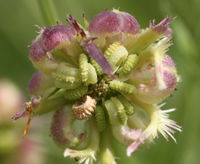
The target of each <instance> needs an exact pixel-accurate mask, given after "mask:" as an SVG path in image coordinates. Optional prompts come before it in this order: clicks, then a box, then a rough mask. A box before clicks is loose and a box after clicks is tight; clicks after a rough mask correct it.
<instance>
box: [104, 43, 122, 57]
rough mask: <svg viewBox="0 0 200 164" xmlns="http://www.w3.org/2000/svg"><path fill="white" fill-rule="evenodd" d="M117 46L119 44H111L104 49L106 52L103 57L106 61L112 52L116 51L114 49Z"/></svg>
mask: <svg viewBox="0 0 200 164" xmlns="http://www.w3.org/2000/svg"><path fill="white" fill-rule="evenodd" d="M118 46H120V43H119V42H115V43H113V44H111V45H110V46H109V47H108V48H107V49H106V51H105V53H104V56H105V57H106V58H107V59H109V58H110V57H111V56H112V54H113V52H114V51H116V49H117V48H118Z"/></svg>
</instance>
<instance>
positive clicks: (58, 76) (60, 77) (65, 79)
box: [52, 73, 77, 83]
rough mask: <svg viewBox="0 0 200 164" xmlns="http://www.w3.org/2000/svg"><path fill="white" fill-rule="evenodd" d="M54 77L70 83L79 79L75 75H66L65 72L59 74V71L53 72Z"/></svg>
mask: <svg viewBox="0 0 200 164" xmlns="http://www.w3.org/2000/svg"><path fill="white" fill-rule="evenodd" d="M52 76H53V78H55V79H56V80H58V81H63V82H69V83H74V82H75V81H77V79H76V78H75V77H73V76H66V75H65V74H62V73H60V74H58V73H52Z"/></svg>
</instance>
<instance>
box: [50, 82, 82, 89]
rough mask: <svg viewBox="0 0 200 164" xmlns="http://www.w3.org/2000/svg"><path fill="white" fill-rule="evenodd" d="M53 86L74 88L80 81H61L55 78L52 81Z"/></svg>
mask: <svg viewBox="0 0 200 164" xmlns="http://www.w3.org/2000/svg"><path fill="white" fill-rule="evenodd" d="M54 85H55V87H57V88H63V89H75V88H77V87H79V86H80V85H81V82H80V81H76V82H74V83H70V82H63V81H60V80H55V82H54Z"/></svg>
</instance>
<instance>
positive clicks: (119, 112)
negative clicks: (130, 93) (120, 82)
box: [111, 97, 128, 124]
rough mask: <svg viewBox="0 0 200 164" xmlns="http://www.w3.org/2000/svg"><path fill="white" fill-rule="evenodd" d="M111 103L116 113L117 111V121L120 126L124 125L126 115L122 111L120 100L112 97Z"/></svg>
mask: <svg viewBox="0 0 200 164" xmlns="http://www.w3.org/2000/svg"><path fill="white" fill-rule="evenodd" d="M111 101H112V102H113V104H114V105H115V108H116V111H117V116H118V118H119V121H120V122H121V123H122V124H126V122H127V119H128V118H127V115H126V111H125V110H124V106H123V104H122V103H121V102H120V100H119V99H118V98H116V97H112V98H111Z"/></svg>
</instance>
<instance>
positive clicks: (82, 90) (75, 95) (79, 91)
mask: <svg viewBox="0 0 200 164" xmlns="http://www.w3.org/2000/svg"><path fill="white" fill-rule="evenodd" d="M87 91H88V87H86V86H84V87H79V88H76V89H70V90H66V91H65V92H64V93H63V94H64V97H65V98H66V99H67V100H76V99H79V98H81V97H83V96H84V95H85V94H86V93H87Z"/></svg>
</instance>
